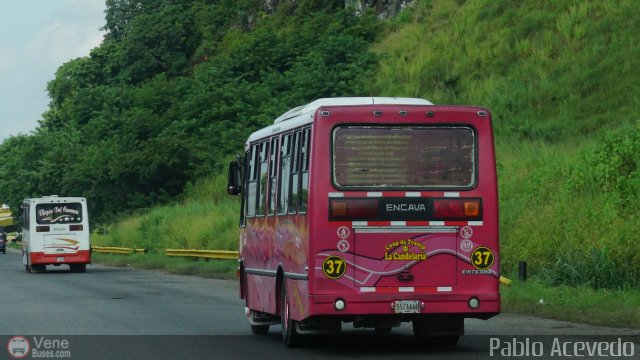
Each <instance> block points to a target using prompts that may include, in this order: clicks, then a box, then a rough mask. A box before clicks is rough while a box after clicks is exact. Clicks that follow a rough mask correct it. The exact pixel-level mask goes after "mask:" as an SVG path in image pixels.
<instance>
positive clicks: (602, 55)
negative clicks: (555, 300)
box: [372, 0, 640, 288]
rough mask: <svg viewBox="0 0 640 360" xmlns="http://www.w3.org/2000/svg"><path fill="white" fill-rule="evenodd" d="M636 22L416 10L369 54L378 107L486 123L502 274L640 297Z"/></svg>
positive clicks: (588, 13)
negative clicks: (387, 100)
mask: <svg viewBox="0 0 640 360" xmlns="http://www.w3.org/2000/svg"><path fill="white" fill-rule="evenodd" d="M637 8H638V2H637V1H525V2H512V1H491V2H485V1H453V0H452V1H447V0H436V1H420V2H418V3H417V4H416V8H415V9H414V11H413V12H412V13H405V14H403V16H401V17H399V18H398V19H397V21H396V23H395V24H394V26H393V27H392V31H391V32H390V33H389V35H388V36H387V37H386V38H385V39H384V40H382V41H381V42H380V43H378V44H376V45H375V49H376V51H377V53H378V54H379V55H380V59H381V61H380V66H379V69H380V72H381V76H378V77H376V78H375V79H376V81H375V83H374V84H373V85H372V90H373V93H376V94H381V95H395V96H420V97H425V98H427V99H430V100H432V101H433V102H434V103H439V104H443V103H453V104H477V105H482V106H486V107H488V108H490V109H491V110H492V113H493V115H494V127H495V132H496V142H497V156H498V169H499V179H500V205H501V212H500V216H501V222H500V223H501V240H502V250H503V257H502V268H503V270H504V271H507V272H509V271H515V269H516V265H517V262H518V261H519V260H526V261H528V263H529V264H530V266H531V270H532V272H533V274H535V275H537V276H539V277H541V278H543V279H545V280H547V281H550V282H552V283H554V284H569V285H578V284H580V285H588V286H591V287H594V288H625V287H628V286H637V285H638V284H639V282H638V279H639V278H640V267H639V266H638V265H637V264H638V260H640V257H639V256H640V255H639V254H640V245H639V244H640V242H639V241H638V238H637V236H636V235H635V231H634V228H635V227H636V224H637V223H638V221H637V220H638V218H637V216H636V215H635V214H636V212H637V211H636V210H637V209H638V205H637V199H638V195H640V174H639V170H638V168H639V165H640V155H637V154H639V153H640V152H639V151H640V143H639V142H638V138H637V136H636V135H631V134H636V133H637V132H638V129H639V128H640V127H639V124H640V122H639V121H640V117H638V115H637V113H636V111H635V110H636V109H638V107H639V105H640V98H639V97H638V94H640V82H638V81H637V79H639V78H640V67H638V66H637V64H638V60H637V59H639V58H640V43H638V42H637V34H638V31H639V30H640V18H638V17H637V16H635V15H634V14H635V13H636V11H637ZM612 129H618V130H612ZM611 131H613V133H611V134H610V132H611ZM607 134H610V135H607Z"/></svg>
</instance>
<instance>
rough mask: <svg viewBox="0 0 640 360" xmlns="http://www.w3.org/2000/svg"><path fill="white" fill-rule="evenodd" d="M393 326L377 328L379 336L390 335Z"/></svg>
mask: <svg viewBox="0 0 640 360" xmlns="http://www.w3.org/2000/svg"><path fill="white" fill-rule="evenodd" d="M391 329H392V328H391V326H376V327H375V330H376V332H377V333H379V334H388V333H390V332H391Z"/></svg>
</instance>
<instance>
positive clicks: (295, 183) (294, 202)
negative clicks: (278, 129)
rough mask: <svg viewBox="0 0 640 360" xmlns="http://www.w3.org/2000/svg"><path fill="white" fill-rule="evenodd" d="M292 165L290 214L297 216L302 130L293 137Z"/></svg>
mask: <svg viewBox="0 0 640 360" xmlns="http://www.w3.org/2000/svg"><path fill="white" fill-rule="evenodd" d="M291 154H292V163H291V177H290V178H289V214H295V213H296V211H297V210H298V193H299V191H300V130H298V131H296V132H295V134H294V135H293V147H292V148H291Z"/></svg>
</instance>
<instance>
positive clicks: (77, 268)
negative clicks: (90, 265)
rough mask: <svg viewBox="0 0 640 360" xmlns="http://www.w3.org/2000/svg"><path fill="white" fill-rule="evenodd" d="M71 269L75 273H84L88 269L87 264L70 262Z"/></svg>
mask: <svg viewBox="0 0 640 360" xmlns="http://www.w3.org/2000/svg"><path fill="white" fill-rule="evenodd" d="M69 270H71V272H74V273H83V272H86V271H87V264H69Z"/></svg>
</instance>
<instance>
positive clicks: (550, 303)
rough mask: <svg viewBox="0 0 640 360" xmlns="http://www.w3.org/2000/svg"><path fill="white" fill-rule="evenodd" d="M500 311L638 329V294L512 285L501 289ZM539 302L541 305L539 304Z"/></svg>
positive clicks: (533, 283)
mask: <svg viewBox="0 0 640 360" xmlns="http://www.w3.org/2000/svg"><path fill="white" fill-rule="evenodd" d="M500 292H501V295H502V311H503V312H509V313H521V314H531V315H537V316H541V317H545V318H550V319H558V320H567V321H574V322H579V323H587V324H593V325H601V326H611V327H628V328H635V329H638V328H640V312H639V311H638V309H640V290H638V289H635V290H625V291H617V290H594V289H592V288H589V287H584V286H582V287H573V286H549V285H546V284H544V283H542V282H540V281H536V280H529V281H526V282H524V283H522V282H518V281H514V282H512V284H511V285H510V286H501V288H500ZM540 300H542V302H543V303H542V304H541V303H540Z"/></svg>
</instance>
